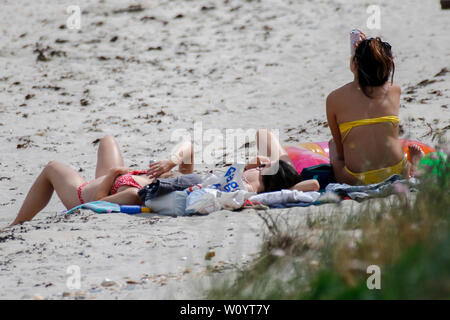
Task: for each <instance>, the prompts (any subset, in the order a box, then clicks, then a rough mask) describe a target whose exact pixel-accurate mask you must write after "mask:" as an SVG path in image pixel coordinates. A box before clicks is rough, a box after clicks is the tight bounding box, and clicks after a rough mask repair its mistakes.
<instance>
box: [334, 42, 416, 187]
mask: <svg viewBox="0 0 450 320" xmlns="http://www.w3.org/2000/svg"><path fill="white" fill-rule="evenodd" d="M361 39H362V40H361V41H360V42H359V43H357V44H356V45H355V46H356V50H355V53H354V55H353V56H352V58H351V61H350V69H351V71H352V73H353V74H354V80H353V81H352V82H350V83H348V84H346V85H344V86H342V87H340V88H339V89H337V90H335V91H333V92H332V93H330V95H329V96H328V98H327V104H326V111H327V118H328V124H329V127H330V130H331V134H332V136H333V139H332V140H331V141H330V143H329V147H330V160H331V164H332V166H333V171H334V174H335V177H336V180H337V181H338V182H340V183H347V184H351V185H355V184H372V183H378V182H381V181H383V180H385V179H387V178H389V177H390V176H391V175H394V174H401V175H403V176H404V177H408V176H410V175H412V174H414V173H415V171H416V170H417V165H418V163H419V161H420V159H421V157H422V152H421V150H420V148H419V147H418V146H411V147H410V148H409V149H410V150H409V151H410V154H411V159H412V162H411V163H409V162H408V160H407V158H406V157H405V155H404V153H403V149H402V146H401V144H400V141H399V139H398V131H399V117H398V114H399V107H400V94H401V89H400V87H399V86H397V85H395V84H394V83H393V78H394V72H395V64H394V58H393V55H392V50H391V46H390V45H389V43H387V42H383V41H382V40H381V39H380V38H371V39H366V37H365V35H364V34H363V33H361ZM389 79H390V80H391V81H389Z"/></svg>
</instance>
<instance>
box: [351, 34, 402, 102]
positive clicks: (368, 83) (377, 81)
mask: <svg viewBox="0 0 450 320" xmlns="http://www.w3.org/2000/svg"><path fill="white" fill-rule="evenodd" d="M353 59H354V60H353V61H354V62H355V63H356V64H357V68H358V83H359V86H360V87H361V90H362V91H363V92H364V94H365V95H366V96H367V97H369V98H370V95H369V92H368V89H369V87H379V86H382V85H384V84H385V83H386V82H387V81H388V80H389V76H391V83H393V81H394V73H395V64H394V57H393V55H392V50H391V45H390V44H389V43H387V42H383V41H381V39H380V38H378V37H377V38H375V39H374V38H371V39H367V40H363V41H362V42H361V43H360V44H359V45H358V47H357V48H356V51H355V56H354V57H353Z"/></svg>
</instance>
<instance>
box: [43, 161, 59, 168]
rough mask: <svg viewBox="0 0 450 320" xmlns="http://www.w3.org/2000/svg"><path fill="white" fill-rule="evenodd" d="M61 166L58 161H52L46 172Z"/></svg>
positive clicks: (48, 164)
mask: <svg viewBox="0 0 450 320" xmlns="http://www.w3.org/2000/svg"><path fill="white" fill-rule="evenodd" d="M60 165H61V163H60V162H58V161H56V160H52V161H49V162H48V163H47V165H46V166H45V168H44V170H54V169H55V168H57V167H58V166H60Z"/></svg>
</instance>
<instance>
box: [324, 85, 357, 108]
mask: <svg viewBox="0 0 450 320" xmlns="http://www.w3.org/2000/svg"><path fill="white" fill-rule="evenodd" d="M352 86H353V83H352V82H349V83H347V84H345V85H343V86H341V87H339V88H337V89H335V90H333V91H331V93H330V94H329V95H328V97H327V105H333V104H336V103H339V101H341V100H343V99H344V100H345V99H346V97H348V95H349V93H350V91H351V90H352Z"/></svg>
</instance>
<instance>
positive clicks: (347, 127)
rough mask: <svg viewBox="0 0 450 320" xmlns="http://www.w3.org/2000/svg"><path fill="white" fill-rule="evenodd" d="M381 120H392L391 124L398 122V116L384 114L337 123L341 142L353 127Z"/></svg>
mask: <svg viewBox="0 0 450 320" xmlns="http://www.w3.org/2000/svg"><path fill="white" fill-rule="evenodd" d="M381 122H392V123H393V124H397V123H399V122H400V120H399V118H398V117H397V116H384V117H379V118H372V119H361V120H356V121H350V122H344V123H341V124H339V130H340V131H341V135H342V134H344V132H345V134H344V135H343V137H342V142H344V140H345V138H347V136H348V134H349V133H350V130H351V129H353V128H354V127H359V126H366V125H369V124H375V123H381Z"/></svg>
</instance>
